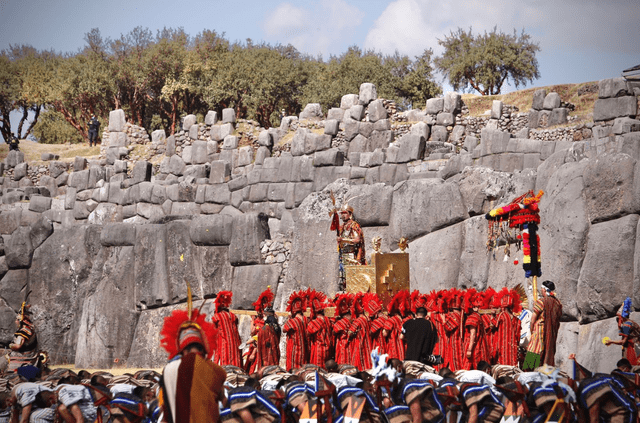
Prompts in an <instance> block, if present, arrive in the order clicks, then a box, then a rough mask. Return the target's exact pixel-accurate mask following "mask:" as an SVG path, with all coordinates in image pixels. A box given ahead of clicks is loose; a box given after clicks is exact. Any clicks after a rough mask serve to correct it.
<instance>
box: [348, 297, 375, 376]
mask: <svg viewBox="0 0 640 423" xmlns="http://www.w3.org/2000/svg"><path fill="white" fill-rule="evenodd" d="M367 295H368V294H367ZM364 296H365V294H364V293H362V292H358V293H357V294H356V296H355V298H354V300H353V305H352V306H351V316H352V317H353V321H352V322H351V326H350V327H349V351H350V355H351V359H352V360H353V362H352V363H351V364H353V365H354V366H356V367H357V368H358V370H360V371H363V370H367V369H370V368H371V336H370V333H371V321H370V320H369V318H368V317H367V316H365V315H364V307H363V300H364Z"/></svg>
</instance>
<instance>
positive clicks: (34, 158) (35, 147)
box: [0, 140, 100, 165]
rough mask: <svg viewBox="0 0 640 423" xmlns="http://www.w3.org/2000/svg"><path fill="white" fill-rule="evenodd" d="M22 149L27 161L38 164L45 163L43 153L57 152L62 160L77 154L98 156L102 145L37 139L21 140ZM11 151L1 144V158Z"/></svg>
mask: <svg viewBox="0 0 640 423" xmlns="http://www.w3.org/2000/svg"><path fill="white" fill-rule="evenodd" d="M20 151H22V152H23V153H24V159H25V161H27V162H29V163H30V164H34V165H38V164H42V163H45V162H43V161H42V160H40V157H41V156H42V153H51V154H57V155H59V156H60V161H63V162H72V161H73V159H75V158H76V156H82V157H86V158H97V157H98V156H99V155H100V146H96V147H89V143H81V144H40V143H37V142H35V141H30V140H21V141H20ZM8 153H9V146H8V145H6V144H0V160H4V158H5V157H7V154H8Z"/></svg>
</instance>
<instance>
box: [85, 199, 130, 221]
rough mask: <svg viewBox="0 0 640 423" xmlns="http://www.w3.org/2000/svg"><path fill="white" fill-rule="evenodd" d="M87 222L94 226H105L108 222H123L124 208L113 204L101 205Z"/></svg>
mask: <svg viewBox="0 0 640 423" xmlns="http://www.w3.org/2000/svg"><path fill="white" fill-rule="evenodd" d="M87 222H88V223H90V224H92V225H103V224H105V223H108V222H122V206H119V205H117V204H112V203H100V204H98V206H97V207H96V208H95V209H94V210H93V211H92V212H91V213H89V216H87Z"/></svg>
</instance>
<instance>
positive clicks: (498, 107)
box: [491, 100, 502, 119]
mask: <svg viewBox="0 0 640 423" xmlns="http://www.w3.org/2000/svg"><path fill="white" fill-rule="evenodd" d="M501 117H502V101H500V100H493V103H491V119H500V118H501Z"/></svg>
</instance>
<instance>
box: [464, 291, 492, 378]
mask: <svg viewBox="0 0 640 423" xmlns="http://www.w3.org/2000/svg"><path fill="white" fill-rule="evenodd" d="M483 302H484V298H483V295H482V293H479V292H477V291H476V290H475V289H473V288H472V289H468V290H467V292H465V294H464V303H463V308H464V310H465V313H466V314H467V318H466V320H465V322H464V327H465V331H464V343H463V348H462V350H463V351H464V356H463V362H462V368H463V369H465V370H475V369H476V367H477V365H478V363H479V362H480V361H483V360H484V361H487V349H486V344H485V339H484V333H485V328H484V324H483V321H482V316H480V314H478V309H479V308H480V307H482V304H483Z"/></svg>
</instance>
